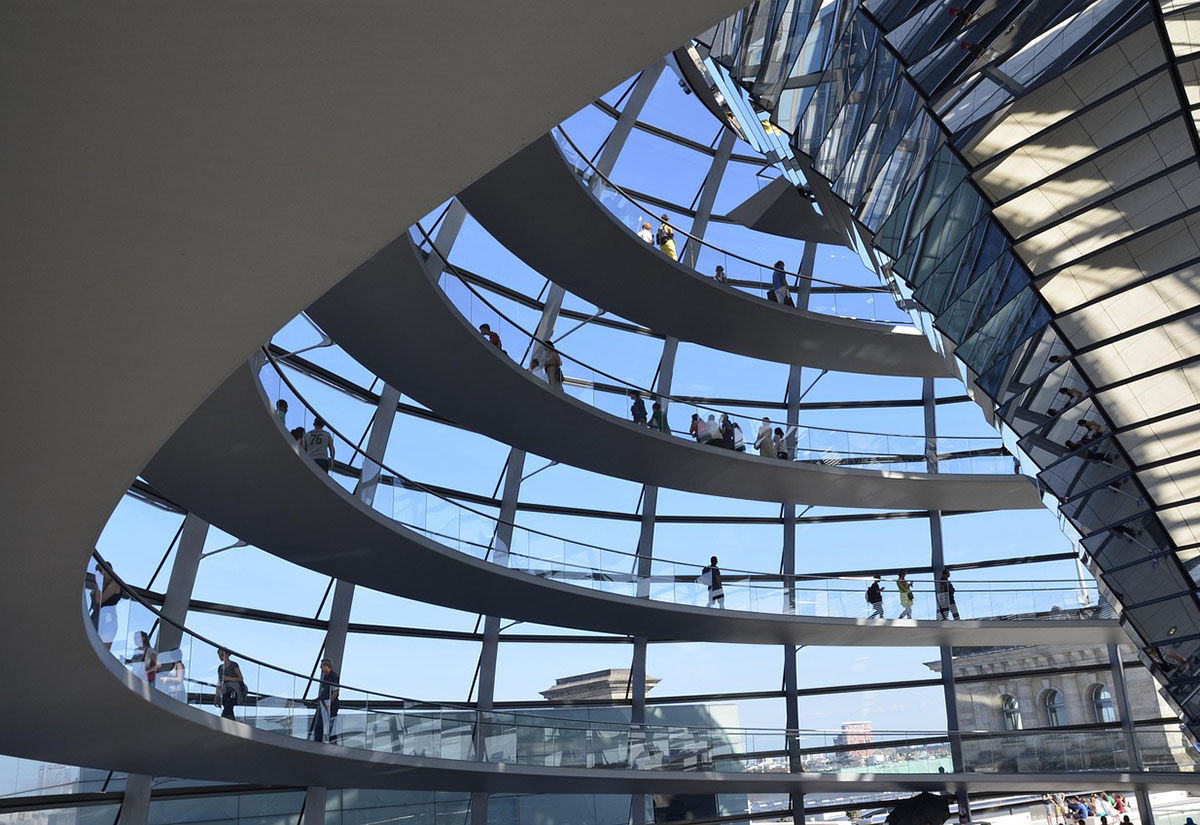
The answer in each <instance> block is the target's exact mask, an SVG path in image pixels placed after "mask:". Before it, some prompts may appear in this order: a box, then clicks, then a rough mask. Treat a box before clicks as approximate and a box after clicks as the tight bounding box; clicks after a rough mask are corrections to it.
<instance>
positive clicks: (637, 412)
mask: <svg viewBox="0 0 1200 825" xmlns="http://www.w3.org/2000/svg"><path fill="white" fill-rule="evenodd" d="M629 397H630V398H632V399H633V403H632V404H630V405H629V414H630V415H631V416H633V423H634V424H637V425H639V426H641V427H645V426H646V402H645V401H643V400H642V397H641V396H640V395H638V391H637V390H630V391H629Z"/></svg>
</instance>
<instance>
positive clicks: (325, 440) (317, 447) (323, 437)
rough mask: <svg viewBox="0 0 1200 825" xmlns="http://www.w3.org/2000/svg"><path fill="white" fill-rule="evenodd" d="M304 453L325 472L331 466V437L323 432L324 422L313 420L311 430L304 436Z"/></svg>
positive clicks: (318, 419)
mask: <svg viewBox="0 0 1200 825" xmlns="http://www.w3.org/2000/svg"><path fill="white" fill-rule="evenodd" d="M304 451H305V452H306V453H308V457H309V458H311V459H312V460H313V461H315V462H316V463H317V466H318V467H320V468H321V469H322V470H324V471H325V472H329V468H330V466H332V464H333V453H334V449H333V436H332V435H331V434H330V433H327V432H325V420H324V419H322V418H316V419H314V420H313V428H312V429H311V430H309V431H308V432H306V433H305V434H304Z"/></svg>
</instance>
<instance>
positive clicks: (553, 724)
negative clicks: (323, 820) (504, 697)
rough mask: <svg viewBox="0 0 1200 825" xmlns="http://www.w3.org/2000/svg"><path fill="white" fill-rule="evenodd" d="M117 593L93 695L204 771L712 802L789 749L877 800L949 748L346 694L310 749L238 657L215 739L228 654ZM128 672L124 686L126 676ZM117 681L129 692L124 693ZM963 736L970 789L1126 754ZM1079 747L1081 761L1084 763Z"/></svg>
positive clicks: (1045, 739)
mask: <svg viewBox="0 0 1200 825" xmlns="http://www.w3.org/2000/svg"><path fill="white" fill-rule="evenodd" d="M97 561H100V560H98V559H97ZM106 568H107V565H106ZM109 572H110V568H109ZM125 592H126V596H127V598H126V600H122V602H121V604H122V606H126V609H125V610H124V616H119V618H118V626H119V632H118V633H116V634H114V637H113V645H112V650H106V649H103V648H102V646H101V644H100V643H98V639H97V636H96V633H95V632H92V631H91V628H90V627H89V628H88V638H89V640H90V642H91V645H92V652H94V654H95V655H96V656H97V657H100V660H101V661H102V663H103V664H104V666H107V668H108V669H109V670H110V672H114V673H113V676H115V679H113V678H107V676H106V675H104V674H102V673H100V672H97V673H96V674H95V675H96V682H97V684H96V686H95V687H96V688H97V691H98V692H100V693H113V694H114V695H113V697H112V698H113V700H114V701H118V697H116V694H115V692H116V691H121V689H125V688H127V689H126V692H127V695H124V697H121V698H120V700H119V704H121V705H122V710H126V706H128V707H127V710H128V712H130V713H131V715H134V716H137V722H138V723H139V727H138V728H137V729H139V730H148V729H149V728H148V727H146V723H148V722H154V723H155V724H154V728H152V733H154V735H160V736H163V737H164V741H169V742H170V743H172V745H176V743H178V740H176V739H174V737H173V736H174V735H175V734H178V735H180V736H182V735H187V736H188V737H190V739H191V740H204V747H203V748H197V749H196V751H192V752H190V753H192V754H193V758H197V759H203V758H206V757H208V754H209V753H210V749H216V751H218V752H224V751H227V749H230V745H229V740H230V739H233V736H229V735H228V734H234V735H236V736H238V737H241V739H245V740H246V741H247V742H250V745H248V746H242V749H240V751H238V752H236V753H235V754H234V757H233V758H234V759H235V760H236V759H239V758H245V754H246V752H247V751H248V752H251V754H253V755H259V754H262V753H263V752H265V754H266V755H268V757H269V758H270V760H271V764H270V765H269V766H268V770H269V771H272V772H278V771H287V770H304V771H308V770H312V765H313V764H314V763H318V761H324V760H328V761H329V764H330V765H329V767H326V770H329V771H330V772H331V773H332V775H334V776H341V775H342V772H343V771H344V770H346V763H347V761H353V760H359V761H362V763H364V765H365V772H366V773H367V775H368V776H371V777H372V778H373V779H377V781H379V782H383V783H385V782H386V779H388V775H389V773H392V775H395V773H400V775H401V781H402V782H403V783H406V784H407V783H409V782H413V781H414V779H415V781H420V782H424V783H427V784H426V787H436V788H439V789H461V788H463V787H469V788H472V789H487V790H508V791H511V790H520V789H523V788H526V787H528V785H527V783H536V782H538V781H539V779H547V778H548V779H551V782H552V783H553V782H556V781H557V782H564V781H571V782H577V783H580V784H581V785H582V787H583V788H584V789H587V790H593V791H594V793H602V791H611V790H612V789H614V788H623V787H625V784H626V783H632V787H644V784H646V783H648V782H654V779H653V778H652V777H667V778H668V779H670V781H672V782H682V783H683V784H682V785H680V788H689V789H690V788H696V789H710V788H713V783H714V782H718V781H719V782H720V783H721V784H719V785H716V787H718V788H720V789H726V790H728V789H734V788H737V789H744V790H749V789H751V788H754V789H768V788H774V787H775V785H773V784H769V783H768V784H767V785H766V787H763V785H761V784H760V782H761V781H760V779H751V783H752V784H750V785H748V787H745V788H743V787H742V783H740V782H739V778H742V777H748V776H751V777H752V776H760V772H758V771H760V769H761V767H762V765H763V764H764V763H766V761H769V760H772V759H773V758H779V757H784V755H786V754H787V752H788V748H790V747H794V748H796V752H797V755H798V758H799V760H800V763H799V766H800V767H802V772H799V773H792V775H786V776H784V777H780V776H779V775H776V776H775V779H776V781H780V779H785V778H786V781H787V782H790V783H805V785H811V787H812V788H815V789H821V788H829V787H833V788H841V787H845V784H846V782H847V776H845V775H839V773H836V772H834V771H824V770H822V769H823V767H826V766H828V765H829V764H830V761H833V760H838V759H839V758H841V760H844V761H851V760H852V758H853V757H854V755H856V754H857V752H860V751H869V752H870V755H871V757H872V760H874V761H872V764H875V766H876V770H877V771H878V772H877V773H872V775H868V776H862V775H860V776H858V777H857V779H850V782H859V783H863V784H866V783H870V784H871V785H872V787H874V785H876V784H878V783H877V777H878V776H881V775H882V776H887V775H889V773H890V775H893V776H899V777H902V781H901V783H900V787H914V784H913V783H917V784H916V787H924V783H926V782H929V779H930V776H929V775H925V773H918V775H916V776H913V775H911V773H910V769H911V765H912V763H911V761H910V759H911V753H910V748H911V747H913V746H917V747H930V746H932V747H937V746H941V747H944V746H946V745H948V743H949V741H950V736H952V734H949V733H947V731H926V730H922V731H913V730H904V731H876V737H875V740H874V741H871V742H868V743H853V742H850V743H846V742H840V740H841V735H840V731H832V730H797V731H792V733H791V734H788V733H787V731H784V730H779V729H762V728H749V729H744V728H733V727H725V725H721V724H719V723H718V722H716V719H714V718H713V717H712V716H710V715H709V713H707V711H706V709H704V706H702V705H701V706H692V707H689V709H685V711H684V712H685V713H690V717H689V716H683V717H679V716H678V715H676V717H677V718H673V719H670V721H667V719H664V721H652V722H649V723H647V724H637V725H632V724H630V723H629V722H628V721H625V719H623V718H622V717H620V711H616V712H614V713H613V715H612V717H611V718H607V719H605V718H595V717H594V716H593V715H592V713H588V715H587V717H586V718H580V717H578V715H577V713H576V712H574V711H572V710H571V709H551V707H535V706H534V707H530V709H528V710H522V711H518V712H509V711H491V710H482V711H481V710H478V709H475V707H472V706H468V705H446V704H440V703H426V701H421V700H415V699H408V698H404V697H398V695H394V694H385V693H379V692H377V691H364V689H360V688H356V687H353V686H350V685H347V684H346V682H344V681H342V682H341V685H340V694H341V695H340V700H341V711H340V712H337V713H336V717H337V724H336V725H330V730H329V731H328V733H329V734H331V735H334V736H335V737H336V743H334V741H335V740H330V742H329V743H323V745H318V743H314V742H312V741H308V740H311V739H313V730H314V724H319V723H320V721H322V717H320V716H318V711H317V707H316V703H314V701H313V700H312V699H308V698H306V697H310V694H316V693H317V689H314V688H316V687H317V679H314V678H312V676H307V675H305V674H301V673H296V672H292V670H286V669H282V668H277V667H275V666H272V664H270V663H266V662H263V661H260V660H258V658H254V657H251V656H245V655H244V654H241V652H239V651H236V650H235V651H233V658H234V660H235V661H236V662H238V663H239V666H240V669H241V675H242V681H244V684H245V685H246V686H247V691H246V693H245V695H242V697H241V700H240V701H239V703H238V704H236V706H234V707H230V709H229V712H230V717H229V718H228V719H226V718H221V721H218V722H216V724H214V721H216V719H217V717H216V716H215V715H216V713H217V712H218V711H217V709H216V707H215V706H212V705H210V704H209V701H210V698H211V697H212V695H214V691H215V689H216V685H215V682H214V676H212V670H214V667H215V663H216V662H217V660H218V656H217V651H218V649H220V648H221V646H222V645H223V643H222V642H215V640H211V639H209V638H205V637H203V636H197V634H194V633H192V632H190V631H188V630H187V628H186V627H184V626H181V625H176V624H174V622H170V621H169V620H167V619H166V618H163V615H162V613H161V612H160V610H157V609H156V608H154V607H152V606H150V604H149V603H148V602H145V601H144V600H142V598H140V596H139V595H138V594H136V592H131V591H130V590H127V589H126V590H125ZM80 619H82V620H83V621H88V619H85V618H80ZM160 622H166V624H170V625H173V626H174V627H175V628H178V631H179V638H180V645H179V648H178V649H175V650H172V651H167V654H163V655H162V656H161V658H160V662H162V661H164V660H166V661H169V662H172V663H174V664H173V666H172V667H168V668H167V669H166V670H164V672H163V673H162V675H161V676H160V678H158V680H156V682H155V684H154V685H150V684H146V682H145V681H143V679H140V678H134V676H133V673H137V672H139V669H140V668H142V667H143V666H142V663H140V662H130V656H128V655H130V652H131V646H132V645H131V640H132V639H133V638H134V637H136V636H137V633H138V632H139V631H138V628H145V627H151V626H154V625H156V624H160ZM168 654H169V658H168ZM121 662H124V663H125V664H126V666H127V667H128V670H130V672H124V668H121V664H120V663H121ZM131 672H132V673H131ZM197 674H200V675H199V676H198V675H197ZM120 682H124V688H122V686H121V685H120ZM131 698H132V699H133V703H138V701H140V703H143V704H142V707H137V706H136V704H133V705H131V704H130V699H131ZM202 709H206V710H208V712H206V713H205V712H203V710H202ZM187 727H191V728H192V729H191V730H186V728H187ZM1144 730H1146V731H1147V733H1148V734H1150V735H1151V736H1156V735H1157V736H1160V735H1162V734H1163V733H1168V731H1169V728H1162V727H1158V725H1156V727H1153V728H1145V729H1144ZM956 735H958V736H961V737H962V740H964V741H965V742H966V741H972V740H982V741H984V742H985V743H986V747H984V748H980V749H973V751H971V752H970V758H971V761H970V763H968V775H970V776H976V775H977V773H976V772H982V773H994V772H995V771H996V770H997V769H998V767H1001V766H1003V765H1014V766H1015V765H1018V764H1020V765H1021V766H1022V767H1024V771H1022V772H1021V776H1030V775H1031V773H1033V775H1037V773H1040V772H1043V771H1046V770H1055V769H1060V770H1061V769H1064V767H1067V766H1070V767H1073V769H1074V770H1075V771H1086V772H1092V771H1103V772H1104V776H1105V777H1108V776H1111V775H1114V773H1115V772H1116V771H1120V770H1122V769H1123V767H1126V765H1123V764H1122V755H1121V752H1122V751H1124V748H1123V747H1122V746H1123V745H1124V742H1126V734H1124V731H1123V730H1122V729H1121V728H1120V727H1116V725H1112V727H1109V728H1105V729H1102V730H1075V731H1066V730H1049V731H1027V733H1008V734H996V733H994V731H959V733H958V734H956ZM1134 735H1135V736H1136V735H1138V734H1136V733H1135V734H1134ZM1104 740H1108V741H1104ZM106 745H108V743H107V742H106ZM997 746H998V747H997ZM1080 746H1086V751H1085V749H1082V748H1081V747H1080ZM271 751H274V752H271ZM1181 751H1182V748H1181ZM1126 753H1127V751H1126ZM835 764H836V763H835ZM1156 767H1157V769H1159V770H1160V771H1162V772H1163V773H1168V772H1170V773H1172V775H1176V778H1180V771H1181V770H1182V769H1181V766H1180V765H1178V763H1177V761H1165V760H1164V763H1163V764H1160V765H1156ZM803 769H816V770H815V771H812V772H810V771H808V770H803ZM544 771H545V772H544ZM426 773H430V776H426ZM414 775H415V776H414ZM1151 777H1156V778H1157V776H1156V775H1151ZM1151 777H1147V776H1146V775H1138V778H1139V779H1141V781H1153V779H1152V778H1151ZM938 779H940V781H942V782H947V781H952V779H950V777H947V776H946V775H938ZM1006 779H1008V781H1010V779H1012V777H1006ZM326 784H331V783H326ZM355 787H361V785H355ZM383 787H389V785H388V784H384V785H383ZM660 790H661V789H660ZM709 793H712V790H709Z"/></svg>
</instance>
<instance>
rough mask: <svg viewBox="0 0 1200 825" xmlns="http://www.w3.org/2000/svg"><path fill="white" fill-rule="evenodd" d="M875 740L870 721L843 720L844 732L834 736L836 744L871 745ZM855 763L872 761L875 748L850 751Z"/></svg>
mask: <svg viewBox="0 0 1200 825" xmlns="http://www.w3.org/2000/svg"><path fill="white" fill-rule="evenodd" d="M873 741H875V736H874V728H873V727H872V726H871V723H870V722H843V723H842V732H841V733H839V734H838V735H837V736H835V737H834V739H833V742H834V744H835V745H869V744H871V743H872V742H873ZM848 756H849V757H851V759H850V761H851V762H852V763H854V764H862V763H864V762H870V761H871V760H872V759H874V758H875V749H874V748H855V749H854V750H852V751H849V752H848Z"/></svg>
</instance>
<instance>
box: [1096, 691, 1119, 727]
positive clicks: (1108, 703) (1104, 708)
mask: <svg viewBox="0 0 1200 825" xmlns="http://www.w3.org/2000/svg"><path fill="white" fill-rule="evenodd" d="M1092 708H1093V709H1094V710H1095V711H1096V721H1097V722H1101V723H1103V722H1115V721H1117V712H1116V711H1115V710H1114V709H1113V700H1112V694H1111V693H1109V692H1108V688H1106V687H1105V686H1104V685H1096V686H1095V687H1094V688H1092Z"/></svg>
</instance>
